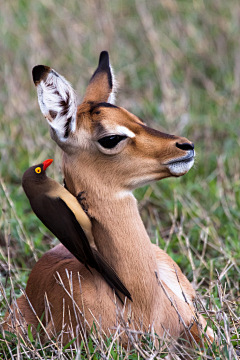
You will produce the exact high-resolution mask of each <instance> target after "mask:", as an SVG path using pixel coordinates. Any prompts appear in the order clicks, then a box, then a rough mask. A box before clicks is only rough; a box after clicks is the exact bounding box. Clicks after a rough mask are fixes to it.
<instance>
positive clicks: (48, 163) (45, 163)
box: [43, 159, 53, 171]
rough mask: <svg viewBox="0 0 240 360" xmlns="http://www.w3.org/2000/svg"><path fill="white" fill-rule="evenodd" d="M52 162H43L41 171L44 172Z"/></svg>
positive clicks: (49, 160)
mask: <svg viewBox="0 0 240 360" xmlns="http://www.w3.org/2000/svg"><path fill="white" fill-rule="evenodd" d="M52 162H53V159H47V160H45V161H44V162H43V170H44V171H45V170H46V168H47V167H48V166H49V165H51V163H52Z"/></svg>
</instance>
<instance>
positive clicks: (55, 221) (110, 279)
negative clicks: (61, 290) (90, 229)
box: [30, 194, 132, 301]
mask: <svg viewBox="0 0 240 360" xmlns="http://www.w3.org/2000/svg"><path fill="white" fill-rule="evenodd" d="M30 203H31V206H32V209H33V211H34V212H35V214H36V215H37V217H38V218H39V219H40V220H41V221H42V222H43V224H44V225H45V226H46V227H47V228H48V229H49V230H50V231H51V232H52V233H53V234H54V235H55V236H56V237H57V238H58V239H59V241H61V243H62V244H63V245H64V246H65V247H66V248H67V249H68V250H69V251H70V252H71V253H72V254H73V255H74V256H75V257H76V258H77V259H78V260H79V261H80V262H81V263H83V264H84V265H85V266H86V267H87V268H88V270H89V271H90V272H91V270H90V269H89V267H88V266H90V267H92V268H95V269H96V270H97V271H98V272H99V273H100V274H101V275H102V276H103V278H104V279H105V281H106V282H107V283H108V284H109V286H110V287H111V288H112V289H113V290H115V292H116V295H117V296H118V297H119V295H118V293H117V290H119V291H121V292H122V293H123V294H124V295H125V296H127V297H128V298H129V299H130V300H132V298H131V294H130V293H129V291H128V290H127V288H126V287H125V286H124V285H123V283H122V282H121V280H120V279H119V277H118V275H117V274H116V272H115V271H114V269H113V268H112V267H111V266H110V265H109V264H108V263H107V261H106V260H105V259H104V258H103V257H102V255H101V254H100V253H99V252H98V251H97V250H95V249H94V248H92V247H91V246H90V244H89V242H88V239H87V237H86V235H85V233H84V231H83V229H82V227H81V224H79V222H78V221H77V219H76V217H75V215H74V213H73V212H72V211H71V209H70V208H69V206H67V204H66V203H65V202H64V201H63V200H62V199H61V198H59V197H56V198H53V197H49V196H47V195H45V194H44V195H42V194H40V195H38V196H37V197H35V198H34V200H31V201H30ZM119 299H120V300H121V298H120V297H119ZM121 301H122V300H121Z"/></svg>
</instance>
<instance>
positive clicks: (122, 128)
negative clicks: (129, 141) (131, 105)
mask: <svg viewBox="0 0 240 360" xmlns="http://www.w3.org/2000/svg"><path fill="white" fill-rule="evenodd" d="M116 134H118V135H124V136H127V137H130V138H134V137H135V134H134V133H133V132H132V131H131V130H129V129H128V128H126V127H125V126H120V125H118V126H117V127H116Z"/></svg>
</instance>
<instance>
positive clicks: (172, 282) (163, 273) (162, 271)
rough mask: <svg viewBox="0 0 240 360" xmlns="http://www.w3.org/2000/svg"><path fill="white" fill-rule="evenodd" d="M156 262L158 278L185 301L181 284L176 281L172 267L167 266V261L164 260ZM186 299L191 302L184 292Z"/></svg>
mask: <svg viewBox="0 0 240 360" xmlns="http://www.w3.org/2000/svg"><path fill="white" fill-rule="evenodd" d="M157 263H158V273H159V277H160V279H161V280H162V281H163V282H164V283H165V284H166V285H167V286H168V287H169V289H170V290H172V292H173V293H174V294H175V295H176V296H177V297H178V298H180V299H181V300H183V301H185V299H184V296H183V294H182V289H181V286H180V284H179V282H178V279H177V275H176V273H175V271H174V268H173V267H171V266H169V265H168V264H167V263H164V262H159V261H158V262H157ZM184 295H185V296H186V299H187V301H188V302H189V303H190V304H192V299H190V298H189V296H187V294H186V293H185V292H184Z"/></svg>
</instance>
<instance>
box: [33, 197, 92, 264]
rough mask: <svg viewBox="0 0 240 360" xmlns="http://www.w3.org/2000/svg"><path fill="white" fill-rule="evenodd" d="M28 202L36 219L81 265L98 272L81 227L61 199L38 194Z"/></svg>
mask: <svg viewBox="0 0 240 360" xmlns="http://www.w3.org/2000/svg"><path fill="white" fill-rule="evenodd" d="M30 202H31V206H32V209H33V211H34V212H35V214H36V215H37V217H38V218H39V219H40V220H41V221H42V222H43V224H44V225H45V226H46V227H47V228H48V229H49V230H50V231H51V232H52V233H53V234H54V235H55V236H56V237H57V238H58V239H59V241H61V243H62V244H63V245H64V246H65V247H66V248H67V249H68V250H69V251H70V252H71V253H72V254H73V255H74V256H75V257H76V258H77V259H78V260H79V261H80V262H81V263H83V264H84V265H89V266H91V267H93V268H96V269H97V270H99V269H98V264H97V262H96V260H95V257H94V255H93V252H92V248H91V246H90V245H89V242H88V239H87V237H86V235H85V233H84V231H83V229H82V227H81V225H80V224H79V222H78V221H77V219H76V217H75V215H74V213H73V212H72V211H71V209H70V208H69V207H68V206H67V204H66V203H65V202H64V201H63V200H62V199H61V198H59V197H56V198H53V197H49V196H47V195H45V194H44V195H42V194H40V195H39V196H36V197H35V198H34V199H33V200H32V201H30Z"/></svg>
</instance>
